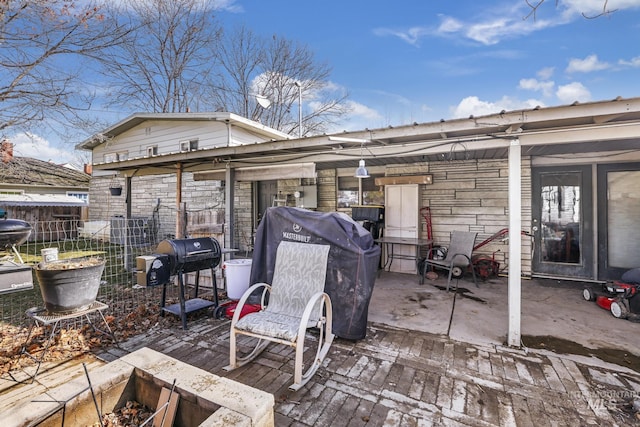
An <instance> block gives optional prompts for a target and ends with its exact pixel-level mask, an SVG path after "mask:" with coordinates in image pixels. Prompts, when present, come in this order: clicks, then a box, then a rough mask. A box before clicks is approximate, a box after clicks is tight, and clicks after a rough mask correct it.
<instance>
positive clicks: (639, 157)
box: [78, 98, 640, 280]
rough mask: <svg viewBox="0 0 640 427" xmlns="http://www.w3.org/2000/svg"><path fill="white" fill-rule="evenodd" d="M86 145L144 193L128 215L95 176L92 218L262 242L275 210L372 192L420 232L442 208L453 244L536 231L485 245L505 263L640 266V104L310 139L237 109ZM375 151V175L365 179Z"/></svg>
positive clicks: (569, 273)
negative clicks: (185, 221) (219, 230)
mask: <svg viewBox="0 0 640 427" xmlns="http://www.w3.org/2000/svg"><path fill="white" fill-rule="evenodd" d="M220 117H226V120H222V119H220ZM78 147H79V148H83V149H89V150H92V152H93V168H94V178H96V177H98V176H99V175H98V173H102V174H109V176H112V174H117V175H115V176H118V177H123V178H118V179H120V180H121V181H122V182H124V183H125V184H126V185H125V187H128V189H129V191H130V192H131V195H132V197H122V198H120V199H119V202H118V203H120V204H119V205H117V209H114V203H116V202H114V201H113V198H111V199H109V202H107V201H105V199H104V198H103V199H101V198H100V197H106V194H107V191H106V187H107V186H108V182H109V180H110V179H111V178H109V179H106V180H105V179H102V181H98V180H95V179H94V180H92V184H91V198H92V201H94V204H92V209H91V213H90V216H91V217H94V216H96V215H97V214H98V213H104V212H107V211H108V212H110V213H111V214H123V213H125V212H127V211H128V214H129V216H131V215H134V216H135V215H137V214H145V215H148V214H149V212H151V210H152V209H153V207H154V206H156V207H157V206H161V205H162V206H165V207H172V208H173V211H171V210H170V209H165V210H166V211H167V213H168V214H169V215H171V219H174V218H175V212H176V210H177V209H178V208H177V207H178V206H179V204H180V203H184V204H186V209H187V210H189V208H192V209H193V210H196V211H202V210H207V209H216V210H217V211H218V212H219V213H220V217H222V211H224V215H225V220H224V222H225V225H226V227H227V236H226V240H227V241H226V242H225V245H226V246H228V247H239V248H240V249H244V248H243V246H245V245H250V244H251V237H252V234H253V230H254V229H255V227H256V226H257V224H258V221H259V219H260V215H261V213H262V212H264V209H266V208H267V207H269V206H272V205H279V204H287V205H290V206H301V207H305V208H310V209H317V210H321V211H334V210H339V211H345V212H347V213H350V212H351V209H352V205H353V203H354V202H355V203H358V202H359V200H358V199H359V198H360V197H361V198H362V203H363V204H365V205H371V204H375V205H378V204H385V208H386V211H387V217H388V216H389V214H392V215H394V216H397V217H398V218H400V220H399V221H400V223H401V224H402V225H403V226H404V225H408V226H411V227H413V228H414V230H416V231H414V233H415V234H414V235H415V236H417V237H426V236H427V233H428V231H429V230H427V226H426V222H425V221H424V220H423V218H422V216H421V215H420V212H419V209H420V208H421V207H429V208H430V214H431V223H432V230H431V233H432V235H433V238H434V240H435V242H436V243H437V244H442V245H445V246H446V245H447V243H448V239H449V235H450V232H451V231H453V230H468V231H475V232H478V233H479V234H478V236H479V240H478V241H480V240H482V239H485V238H488V237H489V236H491V235H493V234H494V233H496V232H497V231H499V230H500V229H503V228H505V227H509V226H511V227H514V228H513V229H514V230H515V229H522V230H524V231H526V232H531V233H532V234H533V238H529V237H523V238H522V239H520V235H519V234H520V233H518V238H519V239H518V240H517V241H518V242H519V241H521V242H522V243H521V245H512V246H510V245H509V244H508V241H505V239H499V240H497V241H494V242H492V243H490V244H488V245H486V246H484V247H482V248H481V249H480V250H479V252H483V253H485V254H487V255H488V256H491V257H494V258H495V259H496V260H497V261H499V262H500V264H501V267H502V268H505V267H509V268H508V269H507V270H505V271H508V270H511V269H513V262H510V260H509V253H510V251H513V250H514V249H518V250H519V251H518V252H520V253H518V252H512V254H514V255H512V256H516V257H517V258H518V261H516V262H517V266H518V270H517V271H518V272H520V271H521V272H522V273H523V274H525V275H535V276H547V277H559V278H574V279H580V280H606V279H615V278H619V276H620V274H621V273H622V272H623V271H625V270H626V269H629V268H634V267H638V266H640V218H639V217H638V215H636V214H635V213H636V212H638V210H639V208H640V193H639V191H640V190H639V188H640V187H638V185H637V183H638V182H640V99H638V98H634V99H616V100H612V101H603V102H593V103H587V104H577V103H575V104H573V105H567V106H560V107H551V108H535V109H531V110H521V111H510V112H506V111H503V112H501V113H499V114H494V115H487V116H483V117H469V118H467V119H455V120H447V121H445V120H441V121H440V122H435V123H424V124H418V123H416V124H413V125H407V126H398V127H388V128H382V129H374V130H364V131H358V132H343V133H340V134H335V135H322V136H315V137H306V138H302V139H290V138H289V137H288V136H286V135H283V134H281V133H279V132H277V131H275V130H269V129H267V128H265V127H263V126H262V125H260V124H259V123H254V122H251V121H249V120H246V119H242V118H240V117H238V116H235V115H233V114H229V113H211V114H204V113H183V114H172V115H166V114H146V115H140V114H136V115H133V116H131V117H130V118H128V119H125V120H124V121H122V122H120V123H118V124H117V125H115V126H113V127H111V128H109V129H107V130H105V132H103V133H102V134H101V135H100V138H95V137H94V138H90V139H89V140H87V141H85V142H83V143H81V144H79V145H78ZM361 159H362V160H364V161H365V163H366V167H367V169H368V171H369V174H370V177H367V178H364V179H361V180H360V179H357V178H354V171H355V169H356V167H357V166H358V163H359V160H361ZM172 185H175V187H174V188H171V186H172ZM176 189H180V191H176ZM98 193H99V194H98ZM360 193H361V194H360ZM296 196H298V197H296ZM98 201H99V202H98ZM95 202H98V203H95ZM108 203H109V204H110V205H108ZM107 206H109V209H108V208H107ZM95 208H97V209H95ZM510 213H511V214H510ZM174 222H175V221H174ZM174 222H171V221H170V220H168V223H174ZM178 231H179V230H178ZM176 234H178V235H179V234H180V233H179V232H178V233H176ZM394 265H395V263H394ZM397 268H398V269H399V270H398V271H405V272H411V271H415V267H414V264H413V263H412V262H408V263H405V264H403V263H398V265H397ZM518 276H519V274H518Z"/></svg>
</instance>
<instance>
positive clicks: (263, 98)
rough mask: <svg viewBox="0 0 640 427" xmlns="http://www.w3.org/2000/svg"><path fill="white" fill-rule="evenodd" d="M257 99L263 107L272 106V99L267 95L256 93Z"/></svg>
mask: <svg viewBox="0 0 640 427" xmlns="http://www.w3.org/2000/svg"><path fill="white" fill-rule="evenodd" d="M256 101H257V102H258V104H260V106H261V107H262V108H269V107H270V106H271V101H270V100H269V98H267V97H266V96H262V95H256Z"/></svg>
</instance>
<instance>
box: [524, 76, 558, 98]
mask: <svg viewBox="0 0 640 427" xmlns="http://www.w3.org/2000/svg"><path fill="white" fill-rule="evenodd" d="M554 86H555V82H553V81H540V80H538V79H521V80H520V83H519V85H518V87H519V88H520V89H526V90H533V91H540V92H542V94H543V95H544V96H547V97H548V96H551V95H553V88H554Z"/></svg>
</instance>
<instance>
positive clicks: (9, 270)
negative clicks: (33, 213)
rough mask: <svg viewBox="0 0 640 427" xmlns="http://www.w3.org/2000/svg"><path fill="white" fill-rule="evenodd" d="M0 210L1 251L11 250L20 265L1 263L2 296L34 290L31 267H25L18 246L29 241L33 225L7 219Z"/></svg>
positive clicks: (0, 281)
mask: <svg viewBox="0 0 640 427" xmlns="http://www.w3.org/2000/svg"><path fill="white" fill-rule="evenodd" d="M5 216H6V214H4V213H3V211H2V210H0V218H2V219H0V249H4V250H7V251H9V250H11V251H12V252H13V253H14V254H15V255H16V257H17V258H18V261H19V263H14V262H12V261H8V262H0V294H4V293H10V292H16V291H24V290H30V289H33V278H32V276H31V266H28V265H25V263H24V261H23V260H22V257H21V256H20V252H18V250H17V249H16V246H20V245H21V244H23V243H24V242H26V241H27V239H28V238H29V235H30V234H31V224H29V223H28V222H25V221H22V220H19V219H7V218H6V217H5Z"/></svg>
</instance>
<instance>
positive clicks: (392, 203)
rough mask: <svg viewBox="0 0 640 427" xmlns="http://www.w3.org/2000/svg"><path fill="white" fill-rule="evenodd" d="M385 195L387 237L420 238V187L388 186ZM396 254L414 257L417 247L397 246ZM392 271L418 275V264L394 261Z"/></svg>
mask: <svg viewBox="0 0 640 427" xmlns="http://www.w3.org/2000/svg"><path fill="white" fill-rule="evenodd" d="M384 194H385V196H384V197H385V205H384V211H385V228H384V234H385V236H389V237H403V238H418V236H419V234H420V208H419V203H420V197H419V186H418V185H417V184H407V185H387V186H386V187H385V189H384ZM394 253H395V254H402V255H411V256H413V255H414V254H415V247H413V246H401V245H396V246H395V247H394ZM385 257H386V254H385ZM391 271H396V272H399V273H416V263H415V261H414V260H410V259H394V260H393V263H392V264H391Z"/></svg>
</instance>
